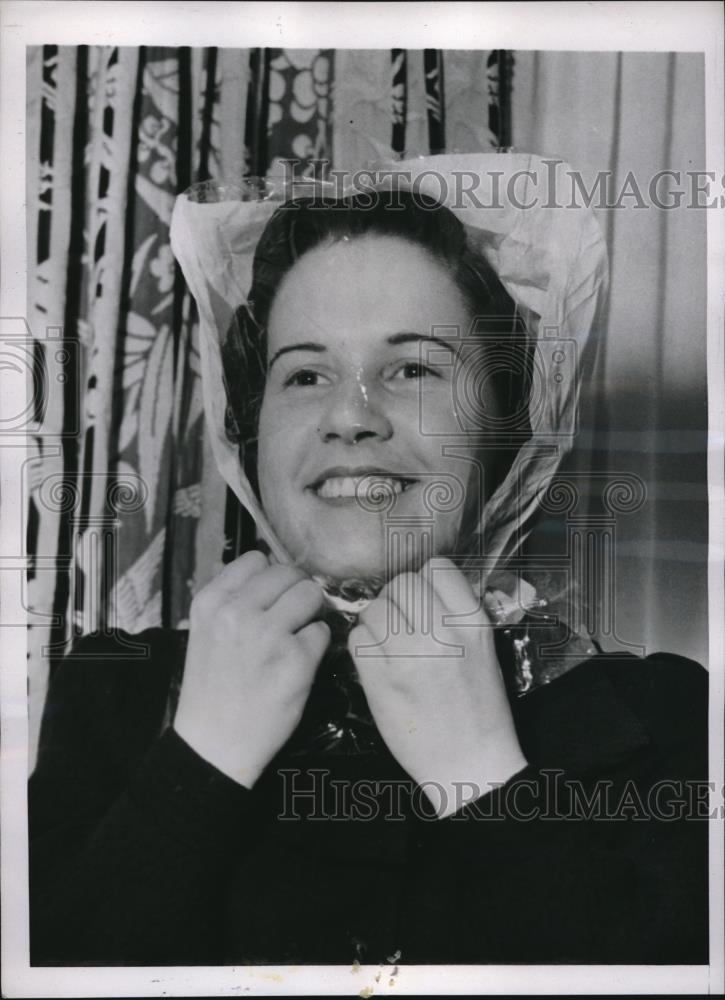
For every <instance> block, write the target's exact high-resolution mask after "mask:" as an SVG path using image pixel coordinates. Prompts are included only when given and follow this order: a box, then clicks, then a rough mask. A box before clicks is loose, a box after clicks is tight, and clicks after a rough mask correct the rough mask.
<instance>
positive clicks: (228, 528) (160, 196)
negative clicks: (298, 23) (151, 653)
mask: <svg viewBox="0 0 725 1000" xmlns="http://www.w3.org/2000/svg"><path fill="white" fill-rule="evenodd" d="M512 63H513V60H512V57H511V55H510V53H506V52H501V51H492V52H469V51H465V52H464V51H462V52H456V51H446V52H440V51H434V50H426V51H424V52H420V51H405V50H402V49H394V50H392V51H387V52H386V51H383V50H380V51H378V50H376V51H362V50H354V51H353V50H336V51H333V50H329V49H328V50H324V49H319V50H312V49H310V50H288V49H254V50H240V49H213V48H209V49H190V48H153V47H144V48H113V47H87V46H83V47H78V48H76V47H58V46H52V45H48V46H44V47H42V48H41V47H33V48H29V49H28V59H27V93H28V127H27V141H28V148H27V171H28V173H27V204H28V216H27V219H28V227H27V234H28V261H29V275H28V296H29V303H28V316H29V317H30V319H29V322H30V326H31V332H32V338H33V341H32V349H33V358H34V374H35V390H36V391H35V392H34V405H35V414H34V417H35V423H34V425H33V426H34V428H35V431H36V432H35V433H34V434H32V437H31V443H30V447H31V461H30V462H29V463H28V483H27V486H28V494H29V500H28V505H29V506H28V537H27V554H28V557H29V572H28V599H27V605H28V608H29V623H30V643H29V650H30V653H29V656H30V693H31V763H32V758H33V747H34V743H35V740H36V738H37V725H38V719H39V715H40V707H41V706H42V701H43V699H44V694H45V688H46V683H47V673H48V669H49V668H51V669H52V666H53V665H54V664H55V663H57V661H58V660H59V659H60V658H61V657H62V656H63V655H64V653H65V652H66V651H67V650H68V649H69V646H70V644H71V643H72V641H73V640H74V638H75V637H76V636H78V635H79V634H82V633H85V632H88V631H92V630H96V629H105V628H110V627H117V628H122V629H126V630H128V631H129V632H138V631H140V630H142V629H144V628H147V627H150V626H165V627H179V626H183V625H184V623H185V619H186V616H187V614H188V608H189V603H190V600H191V597H192V594H193V592H194V590H195V588H197V587H198V586H200V585H202V584H203V583H205V582H206V581H207V580H208V579H209V578H210V577H211V576H213V575H214V574H215V573H216V572H217V571H218V570H219V568H220V566H221V564H222V562H223V561H225V560H228V559H230V558H233V557H234V556H235V555H236V554H237V553H238V552H240V551H242V550H243V549H244V548H245V547H246V546H248V545H249V544H250V543H251V541H252V540H253V534H252V526H251V525H250V524H249V523H248V520H247V518H246V517H245V515H244V513H243V512H242V511H241V510H240V508H239V506H238V504H237V503H236V500H235V499H234V498H233V497H232V496H231V495H227V491H226V488H225V486H224V485H223V483H222V481H221V479H220V478H219V475H218V473H217V471H216V468H215V465H214V462H213V459H212V457H211V452H210V450H209V448H208V446H207V442H206V440H205V437H204V434H203V412H202V402H201V392H200V385H199V354H198V346H197V324H196V316H195V311H194V304H193V301H192V300H191V299H190V297H189V295H188V293H187V292H186V290H185V287H184V284H183V281H182V280H181V277H180V274H179V271H178V268H177V267H176V266H175V263H174V260H173V257H172V254H171V250H170V248H169V238H168V237H169V232H168V227H169V220H170V216H171V210H172V206H173V203H174V198H175V196H176V195H177V193H179V192H180V191H183V190H184V189H186V188H187V187H188V186H189V185H190V184H192V183H195V182H198V181H203V180H206V179H208V178H224V179H227V180H232V181H233V180H235V179H239V178H240V177H243V176H247V175H263V174H265V173H267V172H270V171H274V170H275V169H277V168H278V167H279V165H280V162H281V161H284V160H295V161H297V163H296V167H295V169H296V170H297V171H301V172H304V171H307V170H310V169H314V167H315V163H316V161H321V160H324V161H328V162H330V163H331V165H332V166H333V167H335V168H337V169H349V168H355V167H359V166H364V165H365V164H366V163H369V162H370V161H371V160H374V159H377V158H378V157H379V156H381V155H392V154H400V153H403V152H405V153H406V154H407V155H419V154H426V153H429V152H431V151H433V152H437V151H440V150H443V149H448V150H450V151H453V150H457V151H461V152H468V151H475V150H482V149H490V148H492V147H493V148H495V147H505V146H508V145H510V112H509V108H510V101H509V92H510V85H511V77H512Z"/></svg>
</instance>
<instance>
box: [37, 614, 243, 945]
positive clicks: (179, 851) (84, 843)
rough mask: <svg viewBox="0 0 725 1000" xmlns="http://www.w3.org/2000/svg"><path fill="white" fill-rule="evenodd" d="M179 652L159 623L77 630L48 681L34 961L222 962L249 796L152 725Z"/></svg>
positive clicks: (158, 720) (169, 732) (157, 721)
mask: <svg viewBox="0 0 725 1000" xmlns="http://www.w3.org/2000/svg"><path fill="white" fill-rule="evenodd" d="M139 640H140V641H141V644H142V645H143V641H144V640H146V641H147V647H148V653H147V655H146V656H145V657H144V656H143V655H141V657H140V659H137V658H135V657H133V656H132V655H131V653H130V652H129V651H128V645H129V643H130V642H136V645H137V646H138V644H139V642H138V641H139ZM180 655H183V650H180V649H179V647H178V640H177V639H176V638H175V634H174V633H164V632H161V631H160V630H153V631H150V632H147V633H142V634H141V635H140V636H138V637H137V636H129V635H126V634H121V635H120V636H119V635H115V636H113V637H111V638H109V637H107V636H105V637H93V636H91V637H85V638H84V639H83V640H81V641H80V642H79V643H78V644H77V646H76V647H75V649H74V650H73V653H72V654H71V656H69V657H68V658H67V659H66V660H65V661H64V662H63V663H62V664H61V665H60V666H59V668H58V670H57V672H56V674H55V676H54V677H53V680H52V683H51V685H50V689H49V693H48V698H47V701H46V707H45V712H44V718H43V725H42V729H41V740H40V747H39V753H38V764H37V767H36V769H35V771H34V773H33V775H32V777H31V779H30V784H29V827H30V922H31V963H32V964H34V965H69V964H74V965H75V964H78V965H81V964H94V965H157V964H178V965H187V964H214V963H215V962H217V961H219V960H220V959H219V957H218V951H219V948H220V946H221V942H222V926H221V922H222V921H223V918H224V891H225V885H226V884H227V876H228V874H229V870H230V868H231V867H232V866H233V865H234V864H235V863H236V862H237V861H238V860H239V858H240V856H241V854H242V852H243V851H244V850H245V849H246V848H247V844H248V840H249V837H250V831H251V829H252V828H253V825H254V823H253V815H252V808H251V802H252V799H253V796H252V794H251V793H250V792H249V791H248V790H246V789H244V788H243V787H242V786H240V785H237V784H236V783H235V782H233V781H232V780H231V779H229V778H228V777H226V776H225V775H223V774H222V773H221V772H219V771H217V770H216V769H215V768H214V767H213V766H212V765H210V764H208V763H207V762H206V761H205V760H203V759H202V758H201V757H200V756H199V755H198V754H196V753H195V752H194V751H193V750H192V749H191V748H190V747H189V746H188V745H187V744H186V743H185V742H184V741H183V740H182V739H181V737H179V736H178V735H177V734H176V732H175V731H174V730H173V729H170V728H167V729H165V731H163V733H162V732H161V730H162V723H163V718H164V712H165V706H166V700H167V697H168V688H169V680H170V676H171V674H172V673H173V671H174V669H175V668H176V667H177V666H178V657H179V656H180Z"/></svg>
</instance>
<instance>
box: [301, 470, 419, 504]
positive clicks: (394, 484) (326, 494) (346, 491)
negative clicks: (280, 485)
mask: <svg viewBox="0 0 725 1000" xmlns="http://www.w3.org/2000/svg"><path fill="white" fill-rule="evenodd" d="M363 480H367V483H366V486H365V488H364V490H363V491H362V492H364V493H373V494H374V492H375V490H376V488H377V489H380V487H381V486H382V487H383V488H384V489H390V490H392V492H393V493H402V492H403V490H404V488H405V486H404V484H403V480H402V479H393V478H392V477H387V476H371V475H367V476H357V477H355V476H334V477H332V478H330V479H325V480H323V482H322V483H321V484H320V485H319V486H318V487H317V495H318V496H319V497H322V498H323V499H324V500H337V499H338V498H340V497H347V498H349V497H356V496H359V495H360V492H359V487H360V483H362V482H363Z"/></svg>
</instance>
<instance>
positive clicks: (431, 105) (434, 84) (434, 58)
mask: <svg viewBox="0 0 725 1000" xmlns="http://www.w3.org/2000/svg"><path fill="white" fill-rule="evenodd" d="M423 72H424V74H425V106H426V113H427V118H428V148H429V149H430V151H431V153H439V152H442V151H444V150H445V148H446V130H445V121H444V118H443V109H444V107H445V98H444V82H443V53H442V52H440V51H438V50H437V49H425V51H424V52H423Z"/></svg>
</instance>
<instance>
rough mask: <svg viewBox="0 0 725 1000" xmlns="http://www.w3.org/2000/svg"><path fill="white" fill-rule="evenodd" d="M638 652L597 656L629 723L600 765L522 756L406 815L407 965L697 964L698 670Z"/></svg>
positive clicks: (703, 943)
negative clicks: (473, 793)
mask: <svg viewBox="0 0 725 1000" xmlns="http://www.w3.org/2000/svg"><path fill="white" fill-rule="evenodd" d="M636 663H637V664H638V666H637V668H636V670H635V667H634V661H630V663H629V665H628V667H627V668H626V669H624V668H621V667H620V666H618V665H612V664H608V665H607V666H606V670H607V674H608V675H611V676H610V680H609V681H608V682H607V683H608V685H609V686H611V689H612V690H613V693H614V695H615V697H616V698H618V699H619V702H620V705H621V706H622V711H623V712H625V711H626V712H628V713H629V718H630V719H631V720H636V724H637V726H638V727H639V730H638V731H639V733H640V735H641V738H640V739H638V740H637V741H635V740H633V739H631V740H630V742H631V744H632V745H631V748H630V751H629V752H628V753H626V754H624V753H623V754H621V755H619V756H617V753H616V752H615V753H613V754H610V758H611V759H610V762H609V763H608V765H607V766H606V767H600V768H599V769H598V770H597V769H593V768H592V767H587V768H585V769H583V770H581V769H573V770H572V771H567V769H566V768H564V767H557V761H556V760H555V759H550V760H547V762H546V764H547V766H544V767H542V766H533V765H530V766H528V767H527V768H526V769H525V770H524V771H521V772H520V773H519V774H517V775H515V776H514V777H513V778H512V779H511V780H510V781H509V782H507V784H506V785H504V786H503V787H502V788H499V789H496V790H495V791H492V792H489V793H488V794H486V795H484V796H482V797H481V798H480V799H478V800H477V801H476V802H475V803H472V804H471V805H469V806H466V807H464V808H463V809H461V810H460V811H459V812H458V813H456V814H455V815H453V816H449V817H448V818H446V819H444V820H436V821H428V822H420V821H419V822H418V823H417V824H416V825H415V830H416V833H415V837H414V841H413V845H412V850H411V860H410V870H409V872H408V876H407V886H406V897H407V907H406V910H407V913H408V918H407V919H408V920H410V921H413V922H414V924H415V927H416V935H415V947H416V949H420V954H418V955H416V954H410V953H409V954H408V956H407V960H408V961H410V962H415V961H416V960H417V961H420V962H436V961H445V960H446V958H447V960H449V961H450V955H451V954H452V953H456V954H457V955H459V956H460V957H459V958H457V959H456V961H461V962H465V963H472V964H474V963H479V962H486V961H488V962H501V963H516V964H518V963H522V962H526V963H542V964H543V963H552V962H555V963H603V964H607V963H617V964H640V963H652V964H660V963H667V964H670V963H674V964H703V963H706V962H707V960H708V959H707V956H708V868H707V865H708V850H707V832H708V831H707V821H706V817H707V805H706V802H707V799H706V798H705V797H704V796H706V784H707V674H706V672H705V671H704V670H703V669H702V668H701V667H699V666H698V665H696V664H692V663H690V662H689V661H683V660H679V659H678V658H669V657H664V658H658V657H654V658H651V659H650V661H649V662H648V661H645V662H644V663H643V662H642V661H636ZM582 721H583V722H584V723H585V725H586V723H587V717H586V716H584V718H583V719H579V720H578V721H577V725H580V724H581V723H582ZM595 725H596V724H595ZM632 725H634V723H632ZM612 731H613V732H612V741H613V743H614V744H616V741H617V739H619V738H620V735H619V734H618V733H617V727H616V726H615V725H612ZM629 735H630V737H631V732H630V733H629ZM635 744H636V745H635ZM622 746H624V744H622ZM610 749H611V748H610ZM615 750H616V746H615ZM562 756H564V755H563V754H562Z"/></svg>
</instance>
